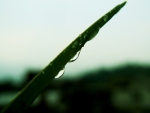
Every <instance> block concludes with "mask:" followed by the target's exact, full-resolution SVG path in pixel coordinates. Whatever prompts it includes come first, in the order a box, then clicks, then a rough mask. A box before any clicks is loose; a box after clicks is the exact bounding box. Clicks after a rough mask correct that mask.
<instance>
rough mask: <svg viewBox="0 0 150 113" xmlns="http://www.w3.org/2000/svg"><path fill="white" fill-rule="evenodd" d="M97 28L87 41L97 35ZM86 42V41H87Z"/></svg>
mask: <svg viewBox="0 0 150 113" xmlns="http://www.w3.org/2000/svg"><path fill="white" fill-rule="evenodd" d="M99 29H100V28H99V27H97V29H96V30H95V31H94V32H93V33H92V34H91V35H90V36H89V40H92V39H93V38H94V37H95V36H96V35H97V33H98V32H99ZM89 40H88V41H89Z"/></svg>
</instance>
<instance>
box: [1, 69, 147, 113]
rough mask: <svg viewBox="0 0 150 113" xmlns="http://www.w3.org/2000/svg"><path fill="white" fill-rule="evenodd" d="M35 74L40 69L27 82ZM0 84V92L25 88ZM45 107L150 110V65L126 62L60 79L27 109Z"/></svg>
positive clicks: (58, 110) (70, 111) (120, 112)
mask: <svg viewBox="0 0 150 113" xmlns="http://www.w3.org/2000/svg"><path fill="white" fill-rule="evenodd" d="M35 75H36V72H30V73H29V74H28V77H27V79H26V83H27V82H28V81H30V80H31V79H32V78H33V77H34V76H35ZM24 85H25V84H24ZM22 87H23V86H22ZM0 88H1V89H0V95H1V94H2V92H6V91H10V92H12V91H13V90H14V91H15V90H16V91H17V90H19V89H21V88H15V87H12V86H11V85H10V84H9V83H7V84H5V85H4V84H3V85H2V84H1V85H0ZM0 97H1V96H0ZM0 99H1V98H0ZM2 107H4V106H1V109H2ZM41 110H43V112H45V113H49V112H50V113H76V112H79V113H108V112H111V113H150V67H140V66H126V67H122V68H118V69H114V70H109V71H108V70H100V71H97V72H94V73H92V72H91V73H88V74H86V75H84V76H83V77H82V78H80V79H78V80H62V79H60V80H59V79H56V80H54V81H52V82H51V84H50V85H49V86H48V87H47V88H46V89H45V90H44V91H43V93H42V94H41V95H39V97H38V98H37V99H36V100H35V102H34V103H33V105H32V106H31V107H30V108H29V109H28V110H26V111H25V112H27V113H30V112H41Z"/></svg>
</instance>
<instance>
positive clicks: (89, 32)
mask: <svg viewBox="0 0 150 113" xmlns="http://www.w3.org/2000/svg"><path fill="white" fill-rule="evenodd" d="M125 4H126V2H123V3H122V4H119V5H117V6H116V7H115V8H113V9H112V10H111V11H109V12H108V13H106V14H105V15H104V16H102V17H101V18H100V19H98V20H97V21H96V22H95V23H94V24H92V25H91V26H90V27H89V28H87V29H86V30H85V31H84V32H83V33H82V34H81V35H79V36H78V37H77V38H76V39H75V40H74V41H73V42H72V43H71V44H70V45H69V46H67V47H66V48H65V49H64V50H63V51H62V52H61V53H60V54H59V55H58V56H57V57H56V58H55V59H54V60H53V61H52V62H50V63H49V64H48V65H47V66H46V67H45V68H44V69H43V70H42V71H41V72H40V73H38V74H37V75H36V76H35V77H34V78H33V79H32V80H31V81H30V82H29V83H28V84H27V85H26V86H25V87H24V88H23V89H22V90H21V91H20V93H19V94H18V95H17V96H16V98H15V99H14V100H13V101H11V102H10V103H9V104H8V105H7V106H6V107H5V108H4V109H3V110H2V112H1V113H21V112H23V111H25V110H26V109H27V108H28V107H30V105H31V104H32V103H33V101H34V100H35V99H36V97H37V96H38V95H39V94H40V93H41V92H42V91H43V90H44V89H45V88H46V86H48V84H49V83H50V81H51V80H53V79H54V77H55V76H56V75H57V74H58V73H59V71H60V70H61V69H62V68H63V67H65V65H66V64H67V63H68V62H69V61H70V59H71V58H72V57H73V56H74V55H75V54H76V53H77V52H78V51H79V50H81V48H82V47H83V46H84V44H85V43H86V42H87V41H89V40H90V39H91V38H92V37H93V36H94V35H95V34H97V33H98V30H99V28H101V27H102V26H103V25H105V24H106V23H107V22H108V21H109V20H110V19H111V18H112V17H113V16H114V15H115V14H116V13H117V12H118V11H119V10H120V9H121V8H122V7H123V6H124V5H125Z"/></svg>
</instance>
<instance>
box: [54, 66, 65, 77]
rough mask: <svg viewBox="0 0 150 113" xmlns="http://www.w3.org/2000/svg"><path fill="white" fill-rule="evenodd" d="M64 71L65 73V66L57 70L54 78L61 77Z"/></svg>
mask: <svg viewBox="0 0 150 113" xmlns="http://www.w3.org/2000/svg"><path fill="white" fill-rule="evenodd" d="M64 73H65V68H62V69H61V70H60V71H59V72H58V74H57V75H56V76H55V78H59V77H61V76H62V75H63V74H64Z"/></svg>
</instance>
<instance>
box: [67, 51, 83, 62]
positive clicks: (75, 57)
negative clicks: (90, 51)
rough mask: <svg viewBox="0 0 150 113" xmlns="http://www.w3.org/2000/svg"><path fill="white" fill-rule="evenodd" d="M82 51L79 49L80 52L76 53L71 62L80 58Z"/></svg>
mask: <svg viewBox="0 0 150 113" xmlns="http://www.w3.org/2000/svg"><path fill="white" fill-rule="evenodd" d="M80 51H81V50H80ZM80 51H78V52H77V53H76V55H75V56H74V57H73V58H71V59H70V61H69V62H74V61H75V60H77V58H78V57H79V55H80Z"/></svg>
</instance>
